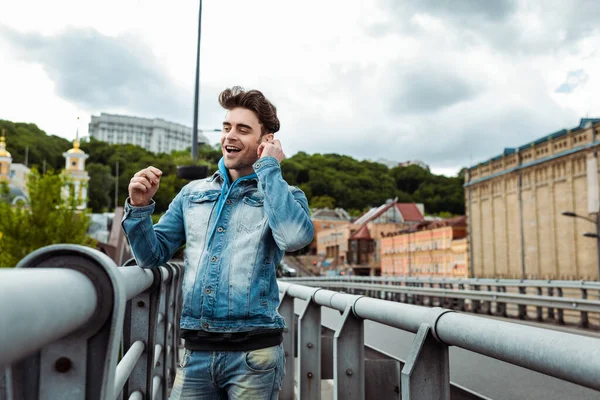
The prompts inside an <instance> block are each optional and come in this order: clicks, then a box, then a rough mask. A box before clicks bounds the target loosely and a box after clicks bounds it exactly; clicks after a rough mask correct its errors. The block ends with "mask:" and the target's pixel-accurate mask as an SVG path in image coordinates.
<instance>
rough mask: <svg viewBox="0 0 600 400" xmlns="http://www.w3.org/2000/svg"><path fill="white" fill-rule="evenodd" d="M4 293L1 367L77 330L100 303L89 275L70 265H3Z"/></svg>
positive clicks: (0, 278)
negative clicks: (29, 267)
mask: <svg viewBox="0 0 600 400" xmlns="http://www.w3.org/2000/svg"><path fill="white" fill-rule="evenodd" d="M0 298H2V299H4V300H0V368H1V367H2V366H4V365H7V364H11V363H12V362H14V361H16V360H18V359H20V358H22V357H23V356H27V355H30V354H33V353H34V352H35V351H36V350H37V349H40V348H42V347H44V346H45V345H47V344H49V343H52V342H54V341H56V340H58V339H60V338H61V337H63V336H65V335H66V334H68V333H70V332H73V331H75V330H76V329H77V328H79V327H81V326H82V325H83V324H85V323H86V322H87V321H89V320H90V318H91V317H92V316H93V315H94V312H95V310H96V308H97V305H98V296H97V295H96V289H95V288H94V285H93V284H92V283H91V282H90V280H89V279H88V278H87V277H86V276H85V275H84V274H82V273H81V272H78V271H74V270H66V269H63V270H61V269H36V270H35V271H34V270H17V269H6V270H2V274H1V275H0Z"/></svg>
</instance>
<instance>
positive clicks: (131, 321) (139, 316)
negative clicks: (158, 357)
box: [121, 263, 163, 399]
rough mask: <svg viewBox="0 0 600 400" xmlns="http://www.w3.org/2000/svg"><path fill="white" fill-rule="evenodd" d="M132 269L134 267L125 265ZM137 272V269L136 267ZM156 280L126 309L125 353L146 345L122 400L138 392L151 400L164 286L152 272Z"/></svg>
mask: <svg viewBox="0 0 600 400" xmlns="http://www.w3.org/2000/svg"><path fill="white" fill-rule="evenodd" d="M126 265H128V266H127V267H125V266H124V267H121V268H129V267H133V266H134V265H135V264H133V263H130V264H126ZM136 268H137V267H136ZM150 271H151V272H152V275H153V277H154V279H153V283H152V286H151V287H150V288H149V289H148V290H146V291H144V292H142V293H140V294H138V295H137V296H136V297H134V298H133V299H131V301H130V302H129V304H128V307H127V315H126V318H125V325H124V329H123V341H122V348H123V351H127V349H129V348H130V347H131V345H132V344H133V343H135V342H137V341H141V342H142V343H144V345H145V346H144V352H143V353H142V355H141V356H140V359H139V360H138V362H137V363H136V366H135V368H134V369H133V370H132V371H131V374H130V375H129V379H128V380H127V382H126V383H125V386H124V387H123V392H122V393H123V398H125V399H128V398H130V397H131V395H132V394H133V393H135V392H138V393H140V394H141V395H142V396H143V398H145V399H151V398H152V396H151V395H152V372H153V370H154V354H155V351H154V349H155V347H154V346H155V344H156V341H155V338H156V321H157V319H158V313H159V303H160V290H161V287H162V285H163V283H162V276H161V273H160V270H159V269H156V268H153V269H151V270H150Z"/></svg>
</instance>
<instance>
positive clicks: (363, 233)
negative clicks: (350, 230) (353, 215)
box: [350, 225, 371, 240]
mask: <svg viewBox="0 0 600 400" xmlns="http://www.w3.org/2000/svg"><path fill="white" fill-rule="evenodd" d="M358 239H371V233H369V228H368V227H367V225H363V226H361V227H360V229H359V230H357V231H356V232H354V234H353V235H352V236H350V240H358Z"/></svg>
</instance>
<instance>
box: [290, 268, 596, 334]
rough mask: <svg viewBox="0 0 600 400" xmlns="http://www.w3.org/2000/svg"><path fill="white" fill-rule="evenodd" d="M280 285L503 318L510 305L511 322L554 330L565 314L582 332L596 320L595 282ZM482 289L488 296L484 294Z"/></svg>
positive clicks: (382, 280) (348, 280)
mask: <svg viewBox="0 0 600 400" xmlns="http://www.w3.org/2000/svg"><path fill="white" fill-rule="evenodd" d="M283 280H285V281H286V282H293V283H298V284H303V285H308V286H318V287H323V288H329V289H342V290H344V291H347V292H348V293H351V294H362V295H366V296H370V297H375V298H382V299H386V300H391V301H397V302H402V303H409V304H418V305H428V306H435V305H437V306H441V307H446V308H453V309H458V310H460V311H470V312H473V313H485V314H489V315H492V314H495V315H498V316H502V317H507V316H508V313H507V305H508V304H512V305H516V306H517V314H516V315H515V316H516V317H517V318H519V319H526V318H527V316H528V307H535V319H536V320H538V321H540V322H541V321H545V320H551V321H553V322H556V323H558V324H564V323H565V314H564V312H565V311H569V312H571V314H572V315H574V316H576V318H578V325H579V326H581V327H583V328H588V327H590V315H589V313H594V315H595V316H596V313H598V314H600V282H591V281H540V280H514V279H447V278H408V277H343V278H341V277H322V278H284V279H283ZM486 288H487V290H484V289H486ZM511 291H512V293H511ZM532 292H535V294H533V293H532ZM544 292H545V293H544ZM573 295H577V297H574V296H573ZM492 306H494V307H492ZM544 311H545V315H546V318H544ZM596 318H597V316H596ZM597 322H598V321H596V325H597Z"/></svg>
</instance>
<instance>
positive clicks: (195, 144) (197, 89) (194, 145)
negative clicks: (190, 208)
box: [192, 0, 202, 162]
mask: <svg viewBox="0 0 600 400" xmlns="http://www.w3.org/2000/svg"><path fill="white" fill-rule="evenodd" d="M199 3H200V4H199V5H198V42H197V45H196V46H197V47H196V83H195V88H194V126H193V127H192V159H193V160H194V162H195V161H196V160H197V159H198V105H199V104H198V103H199V97H200V34H201V33H202V0H199Z"/></svg>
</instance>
